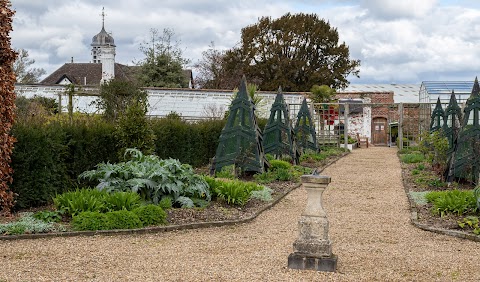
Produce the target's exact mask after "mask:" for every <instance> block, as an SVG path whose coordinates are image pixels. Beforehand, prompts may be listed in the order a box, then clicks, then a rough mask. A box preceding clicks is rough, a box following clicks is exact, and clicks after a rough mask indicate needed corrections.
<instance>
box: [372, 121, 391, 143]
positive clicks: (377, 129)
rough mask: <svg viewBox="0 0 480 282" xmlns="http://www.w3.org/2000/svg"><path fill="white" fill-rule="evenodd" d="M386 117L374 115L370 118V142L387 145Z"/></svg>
mask: <svg viewBox="0 0 480 282" xmlns="http://www.w3.org/2000/svg"><path fill="white" fill-rule="evenodd" d="M387 128H388V124H387V119H386V118H384V117H376V118H373V120H372V144H373V145H384V146H386V145H387V140H388V138H387V137H388V134H387Z"/></svg>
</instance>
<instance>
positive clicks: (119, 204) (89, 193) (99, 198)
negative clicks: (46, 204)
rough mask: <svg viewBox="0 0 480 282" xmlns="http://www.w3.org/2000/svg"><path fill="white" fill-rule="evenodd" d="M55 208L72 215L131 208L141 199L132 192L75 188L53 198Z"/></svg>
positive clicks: (137, 204) (136, 205)
mask: <svg viewBox="0 0 480 282" xmlns="http://www.w3.org/2000/svg"><path fill="white" fill-rule="evenodd" d="M53 203H54V205H55V208H56V209H57V210H59V211H62V212H63V213H65V215H66V216H73V215H76V214H79V213H81V212H87V211H89V212H107V211H117V210H133V209H134V208H136V207H138V206H140V204H141V199H140V196H139V195H138V194H137V193H134V192H113V193H108V192H107V191H100V190H97V189H90V188H86V189H76V190H75V191H71V192H65V193H63V194H60V195H57V196H55V198H53Z"/></svg>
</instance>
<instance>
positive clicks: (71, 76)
mask: <svg viewBox="0 0 480 282" xmlns="http://www.w3.org/2000/svg"><path fill="white" fill-rule="evenodd" d="M138 71H139V66H126V65H122V64H119V63H115V78H117V79H121V80H128V81H135V80H136V74H137V72H138ZM183 74H184V75H185V77H186V78H187V79H188V80H189V81H191V82H192V87H193V75H192V70H190V69H186V70H183ZM64 78H67V79H68V80H70V81H71V82H73V83H74V84H77V85H99V84H100V80H101V79H102V64H101V63H66V64H64V65H63V66H61V67H60V68H58V69H57V70H56V71H54V72H53V73H52V74H50V75H49V76H47V77H46V78H45V79H44V80H42V81H41V82H40V84H59V83H60V82H61V81H62V80H63V79H64Z"/></svg>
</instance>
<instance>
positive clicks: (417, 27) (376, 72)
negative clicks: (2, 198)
mask: <svg viewBox="0 0 480 282" xmlns="http://www.w3.org/2000/svg"><path fill="white" fill-rule="evenodd" d="M11 2H12V6H13V9H14V10H16V14H15V17H14V21H13V28H14V31H13V32H12V33H11V37H12V45H13V47H14V48H25V49H27V50H28V51H29V54H30V57H31V58H33V59H35V61H36V64H35V66H36V67H40V68H44V69H45V70H46V71H47V73H51V72H53V71H54V70H55V69H57V68H58V67H60V66H61V65H62V64H64V63H66V62H70V59H71V57H73V58H74V61H75V62H89V61H91V55H90V49H91V47H90V43H91V40H92V37H93V36H94V35H95V34H97V33H98V32H99V31H100V29H101V25H102V17H101V16H100V14H101V12H102V7H105V13H106V18H105V29H106V30H107V32H111V33H112V35H113V37H114V39H115V44H116V46H117V47H116V53H117V55H116V61H117V62H119V63H123V64H129V65H132V64H133V63H132V62H133V61H138V60H140V59H141V58H142V53H141V52H140V51H139V44H140V43H141V42H143V41H145V40H146V39H147V38H148V35H149V30H150V29H151V28H157V29H158V30H160V31H161V30H163V29H164V28H170V29H173V30H174V32H175V34H176V39H177V40H180V41H181V48H182V50H183V54H184V57H185V58H188V59H190V60H191V61H192V63H194V62H196V61H197V60H199V59H201V54H202V51H205V50H207V49H208V45H209V44H210V42H212V41H213V42H214V43H215V46H216V47H217V48H218V49H230V48H232V47H233V46H234V45H235V44H236V43H238V42H239V40H240V33H241V29H242V27H245V26H247V25H250V24H254V23H256V22H257V20H258V18H259V17H262V16H270V17H272V18H278V17H280V16H282V15H283V14H285V13H287V12H291V13H298V12H303V13H316V14H318V15H319V17H321V18H324V19H326V20H328V21H329V22H330V24H331V25H332V26H333V27H336V28H337V29H338V32H339V34H340V41H345V43H346V44H347V45H348V46H349V47H350V55H351V58H352V59H359V60H361V67H360V78H359V79H357V78H350V81H351V83H355V84H358V83H421V82H422V81H425V80H467V81H473V80H474V78H475V76H477V75H479V74H480V2H479V1H476V0H465V1H461V0H458V1H453V0H450V1H447V0H357V1H349V0H343V1H342V0H338V1H333V0H332V1H327V0H324V1H321V0H317V1H309V0H304V1H286V0H275V1H262V0H255V1H254V0H241V1H240V0H239V1H232V0H225V1H224V0H212V1H208V0H161V1H158V0H104V1H97V0H71V1H63V0H43V1H33V0H11ZM194 76H195V72H194Z"/></svg>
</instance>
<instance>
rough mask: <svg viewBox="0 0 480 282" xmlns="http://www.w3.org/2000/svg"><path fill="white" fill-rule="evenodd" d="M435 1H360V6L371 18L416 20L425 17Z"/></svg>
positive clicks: (434, 4)
mask: <svg viewBox="0 0 480 282" xmlns="http://www.w3.org/2000/svg"><path fill="white" fill-rule="evenodd" d="M436 5H437V0H421V1H419V0H362V1H361V6H362V7H365V8H367V9H368V10H369V11H370V13H371V14H372V16H374V17H377V18H384V19H388V20H390V19H397V18H418V17H424V16H426V15H427V14H428V13H429V12H430V11H431V10H432V9H433V8H434V7H435V6H436Z"/></svg>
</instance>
